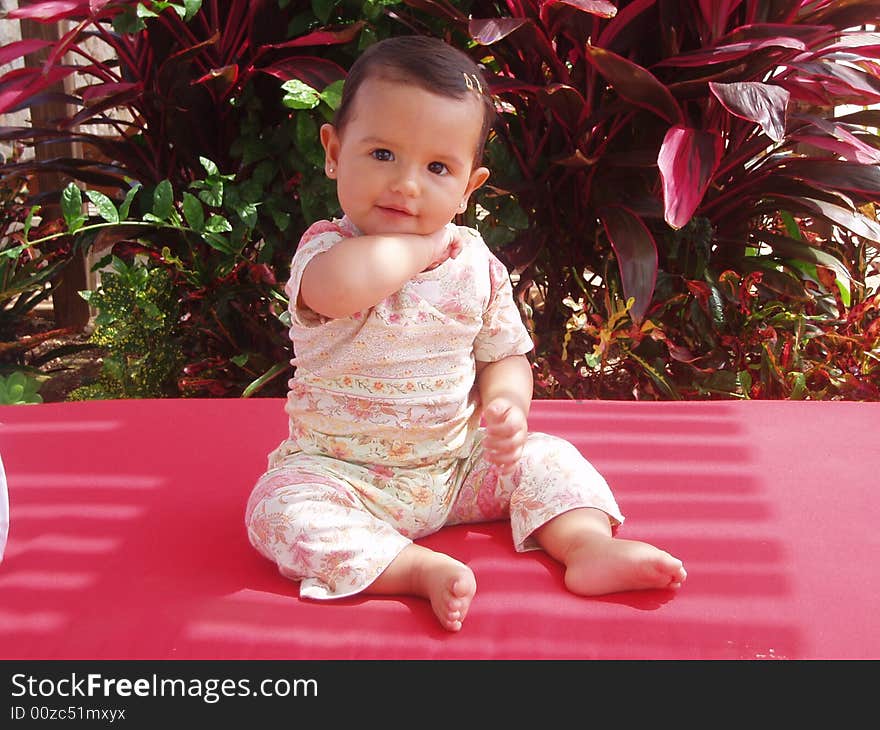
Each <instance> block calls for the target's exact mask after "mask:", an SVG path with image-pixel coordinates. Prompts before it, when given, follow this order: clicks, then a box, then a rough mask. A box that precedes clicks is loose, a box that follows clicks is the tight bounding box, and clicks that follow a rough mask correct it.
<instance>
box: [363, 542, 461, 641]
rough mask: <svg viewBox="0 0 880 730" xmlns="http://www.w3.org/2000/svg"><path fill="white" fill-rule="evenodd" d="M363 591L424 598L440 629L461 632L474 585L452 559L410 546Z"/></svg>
mask: <svg viewBox="0 0 880 730" xmlns="http://www.w3.org/2000/svg"><path fill="white" fill-rule="evenodd" d="M364 591H365V592H366V593H378V594H383V595H410V596H420V597H422V598H427V599H428V600H429V601H430V602H431V608H432V609H433V610H434V614H435V615H436V616H437V620H438V621H439V622H440V625H441V626H442V627H443V628H444V629H446V630H447V631H461V625H462V622H463V621H464V619H465V617H466V616H467V612H468V609H469V608H470V606H471V601H472V600H473V597H474V594H475V593H476V592H477V581H476V578H474V574H473V571H471V569H470V568H468V566H466V565H465V564H464V563H460V562H459V561H458V560H456V559H455V558H452V557H450V556H449V555H446V554H445V553H438V552H435V551H433V550H429V549H428V548H426V547H423V546H422V545H416V544H410V545H407V546H406V547H405V548H404V549H403V550H402V551H401V552H400V554H399V555H398V556H397V557H396V558H395V559H394V560H393V561H391V564H390V565H389V566H388V567H387V568H386V569H385V570H384V572H383V573H382V574H381V575H380V576H379V577H378V578H377V579H376V580H375V581H374V582H373V583H372V584H371V585H370V586H368V587H367V588H365V589H364Z"/></svg>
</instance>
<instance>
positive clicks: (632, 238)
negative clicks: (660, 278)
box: [599, 205, 657, 323]
mask: <svg viewBox="0 0 880 730" xmlns="http://www.w3.org/2000/svg"><path fill="white" fill-rule="evenodd" d="M599 218H600V219H601V221H602V225H603V226H604V228H605V233H606V234H607V235H608V240H609V242H610V243H611V246H612V248H613V249H614V253H615V255H616V256H617V267H618V269H620V280H621V282H622V284H623V295H624V296H625V297H626V298H627V299H629V298H630V297H633V298H634V299H635V303H634V304H633V308H632V310H631V311H630V316H631V317H632V318H633V321H634V322H636V323H638V322H640V321H641V320H642V318H643V317H644V316H645V312H646V311H647V310H648V306H649V305H650V304H651V297H652V296H653V295H654V285H655V284H656V283H657V244H656V242H655V241H654V237H653V236H652V235H651V232H650V231H649V230H648V227H647V226H646V225H645V224H644V222H643V221H642V219H641V218H639V217H638V216H637V215H636V214H635V213H633V212H632V211H631V210H630V209H629V208H625V207H623V206H622V205H612V206H608V207H607V208H604V209H603V210H602V211H601V213H600V214H599Z"/></svg>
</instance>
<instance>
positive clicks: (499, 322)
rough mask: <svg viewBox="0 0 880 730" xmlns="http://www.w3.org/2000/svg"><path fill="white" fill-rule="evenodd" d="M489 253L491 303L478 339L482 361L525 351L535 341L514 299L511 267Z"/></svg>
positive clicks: (476, 350) (476, 354) (476, 344)
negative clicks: (509, 268) (508, 269)
mask: <svg viewBox="0 0 880 730" xmlns="http://www.w3.org/2000/svg"><path fill="white" fill-rule="evenodd" d="M484 245H485V244H484ZM486 253H487V254H488V256H489V284H490V294H489V303H488V306H487V307H486V310H485V312H484V313H483V327H482V329H481V330H480V332H479V334H478V335H477V338H476V340H475V341H474V357H475V358H476V359H477V360H478V361H480V362H495V361H496V360H501V359H503V358H505V357H510V356H511V355H525V354H526V353H527V352H530V351H531V350H532V348H533V347H534V343H533V342H532V338H531V337H530V336H529V331H528V330H527V329H526V326H525V325H524V324H523V321H522V317H521V316H520V313H519V309H518V308H517V306H516V302H515V301H514V299H513V287H512V286H511V283H510V274H509V272H508V271H507V268H506V267H505V266H504V264H502V263H501V261H499V260H498V259H497V258H496V257H495V256H494V255H492V253H491V252H489V250H488V249H486Z"/></svg>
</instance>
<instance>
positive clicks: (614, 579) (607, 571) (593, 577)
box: [565, 535, 687, 596]
mask: <svg viewBox="0 0 880 730" xmlns="http://www.w3.org/2000/svg"><path fill="white" fill-rule="evenodd" d="M686 577H687V571H686V570H685V569H684V566H683V565H682V562H681V561H680V560H679V559H678V558H676V557H673V556H672V555H670V554H669V553H667V552H665V551H664V550H660V549H659V548H656V547H654V546H653V545H649V544H648V543H646V542H639V541H638V540H621V539H619V538H615V537H610V536H608V537H606V536H604V535H603V536H596V537H595V539H590V540H586V541H584V542H583V543H582V544H580V545H578V546H577V547H575V548H574V549H572V550H571V552H570V553H569V555H568V556H567V559H566V569H565V586H566V587H567V588H568V590H570V591H571V592H572V593H577V594H578V595H581V596H598V595H602V594H605V593H617V592H619V591H636V590H645V589H651V588H654V589H656V588H673V589H677V588H680V587H681V584H682V583H683V582H684V580H685V578H686Z"/></svg>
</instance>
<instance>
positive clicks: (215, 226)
mask: <svg viewBox="0 0 880 730" xmlns="http://www.w3.org/2000/svg"><path fill="white" fill-rule="evenodd" d="M205 230H206V231H207V232H208V233H228V232H229V231H231V230H232V226H231V225H230V224H229V221H228V220H226V219H225V218H224V217H223V216H222V215H217V214H212V215H211V217H210V218H208V222H207V223H206V224H205Z"/></svg>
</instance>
